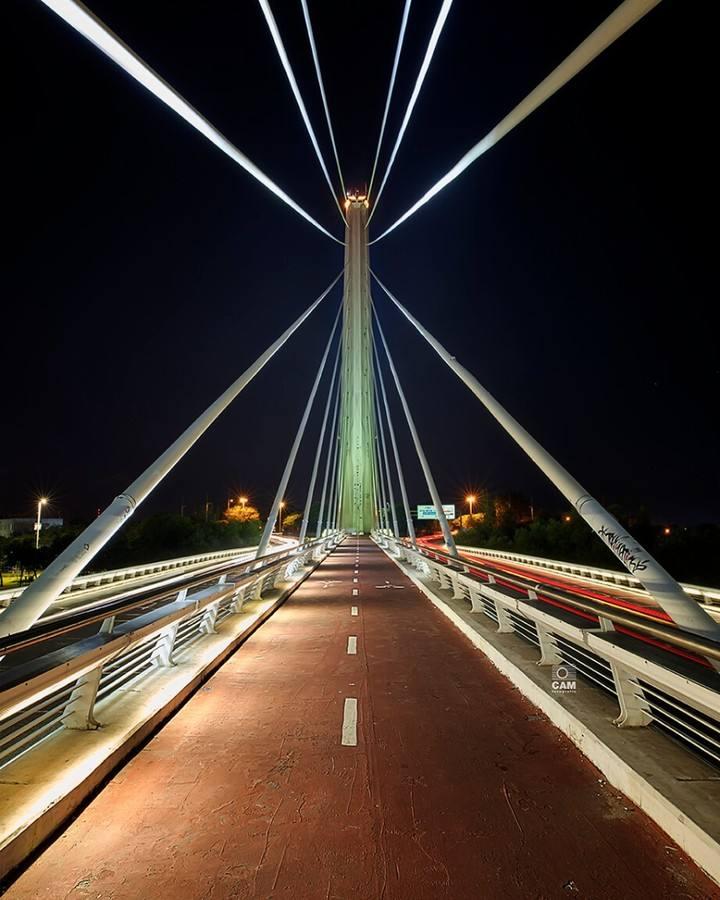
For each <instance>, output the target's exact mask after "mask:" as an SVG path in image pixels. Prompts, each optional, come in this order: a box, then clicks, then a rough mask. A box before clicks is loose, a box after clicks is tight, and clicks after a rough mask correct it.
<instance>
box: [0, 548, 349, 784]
mask: <svg viewBox="0 0 720 900" xmlns="http://www.w3.org/2000/svg"><path fill="white" fill-rule="evenodd" d="M341 539H342V533H340V532H337V533H334V534H331V535H327V536H325V537H323V538H321V539H319V540H314V541H308V542H306V543H305V544H303V545H302V546H295V547H290V548H286V549H283V550H281V551H278V552H276V553H272V554H268V555H266V556H264V557H261V558H260V559H257V560H256V559H253V560H251V561H248V562H245V563H244V564H241V565H237V562H236V561H235V562H227V561H221V564H220V566H219V567H218V569H217V571H216V572H215V575H214V578H211V577H210V576H209V575H208V573H204V574H203V575H189V576H188V578H187V579H186V582H185V583H184V584H182V586H179V587H178V586H177V585H176V586H175V587H174V588H173V589H172V590H167V589H164V590H161V591H155V592H154V593H153V592H152V590H148V591H146V592H144V594H143V595H142V596H135V597H132V598H129V599H126V598H122V599H120V600H112V601H109V602H107V603H105V604H103V605H102V606H98V607H96V608H94V609H93V610H91V611H90V612H89V613H88V612H82V613H77V612H75V613H69V614H67V615H65V616H63V617H61V618H57V619H54V620H53V621H45V622H39V623H37V624H36V625H35V626H34V627H33V628H31V629H29V630H28V631H26V632H22V633H21V634H18V635H12V636H10V637H8V638H4V639H3V640H2V642H0V654H5V655H7V654H12V653H14V652H18V651H21V650H25V649H27V648H28V647H32V646H35V647H37V649H38V653H37V654H36V655H35V656H34V658H33V659H32V660H30V661H27V662H22V663H20V664H19V665H17V666H13V667H11V668H9V669H8V670H7V671H6V672H4V673H2V675H0V767H2V766H6V765H8V764H9V763H11V762H13V761H14V760H16V759H17V758H18V757H19V756H21V755H23V754H25V753H27V752H28V751H30V750H31V749H32V748H34V747H36V746H37V745H38V744H39V743H40V742H42V741H44V740H45V739H46V738H48V737H49V736H51V735H52V734H55V733H56V732H57V731H59V730H60V729H63V728H70V729H79V730H87V729H93V728H95V727H97V722H96V719H95V710H96V706H97V704H102V705H103V711H104V709H105V708H106V704H108V703H112V701H113V698H114V697H115V696H116V695H117V692H119V691H120V689H121V688H123V687H126V686H127V685H128V684H129V683H130V682H133V688H134V689H140V690H146V691H151V690H152V686H153V679H152V674H153V672H156V671H157V670H158V669H165V668H166V667H168V666H171V665H173V664H174V662H175V661H176V660H178V659H179V658H181V657H182V654H183V653H184V652H186V651H187V649H188V648H189V646H190V645H192V644H194V643H195V642H197V641H201V640H202V639H203V638H204V637H206V636H208V635H210V634H214V633H215V632H216V631H217V629H218V627H219V626H221V623H222V622H223V621H224V620H225V619H227V618H229V617H230V616H232V615H235V614H238V613H240V612H241V611H242V608H243V604H244V603H245V602H246V601H248V600H259V599H260V598H261V596H262V595H263V594H264V593H266V592H267V591H269V590H273V589H274V588H276V587H277V586H278V585H280V584H282V583H283V582H286V581H289V580H291V579H292V578H293V577H294V576H295V574H296V573H297V572H298V570H299V569H300V568H302V567H303V566H305V565H307V564H308V563H310V562H311V561H317V560H319V559H321V558H322V557H323V556H324V555H325V554H326V553H327V552H329V550H330V549H331V548H332V547H334V546H335V545H336V544H337V543H338V542H339V541H340V540H341ZM153 601H154V604H155V605H153ZM166 601H167V602H166ZM148 605H151V606H152V608H150V609H149V610H148ZM123 616H124V617H128V616H129V618H127V620H126V621H121V622H119V619H120V618H121V617H123ZM93 624H95V625H98V624H99V626H100V627H99V630H97V631H96V632H95V633H93V634H92V635H91V636H86V637H83V638H81V639H79V640H76V641H75V642H73V643H70V644H68V645H66V646H63V647H62V648H61V649H54V650H51V651H50V652H43V645H46V646H47V645H48V643H49V642H51V641H54V642H56V641H57V640H58V638H60V637H62V636H68V635H69V636H70V637H71V638H72V636H73V632H77V631H79V630H81V629H82V630H85V631H87V628H88V627H89V626H92V625H93ZM10 659H11V657H10Z"/></svg>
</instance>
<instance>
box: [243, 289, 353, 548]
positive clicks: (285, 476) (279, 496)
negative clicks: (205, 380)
mask: <svg viewBox="0 0 720 900" xmlns="http://www.w3.org/2000/svg"><path fill="white" fill-rule="evenodd" d="M342 309H343V307H342V303H341V304H340V306H339V307H338V311H337V315H336V316H335V321H334V322H333V327H332V329H331V330H330V337H329V338H328V341H327V344H326V345H325V352H324V353H323V355H322V358H321V360H320V365H319V366H318V370H317V375H316V376H315V381H314V382H313V385H312V388H311V389H310V394H309V396H308V399H307V403H306V404H305V410H304V411H303V414H302V418H301V419H300V424H299V425H298V429H297V432H296V434H295V440H294V441H293V443H292V446H291V448H290V453H289V454H288V458H287V462H286V463H285V468H284V469H283V473H282V476H281V478H280V484H279V485H278V489H277V493H276V494H275V499H274V500H273V505H272V508H271V509H270V514H269V515H268V518H267V521H266V522H265V528H264V529H263V533H262V537H261V538H260V543H259V545H258V549H257V553H256V554H255V558H256V559H259V558H260V557H261V556H263V555H264V554H265V553H266V551H267V548H268V544H269V543H270V537H271V536H272V531H273V528H274V527H275V520H276V519H277V515H278V510H279V509H280V504H281V503H282V500H283V497H284V496H285V491H286V490H287V486H288V481H290V476H291V475H292V470H293V467H294V465H295V460H296V459H297V454H298V450H299V449H300V444H301V443H302V439H303V435H304V434H305V426H306V425H307V422H308V419H309V418H310V412H311V411H312V408H313V403H314V402H315V395H316V394H317V389H318V387H319V385H320V379H321V378H322V374H323V372H324V371H325V363H326V362H327V358H328V355H329V353H330V347H331V345H332V342H333V338H334V337H335V332H336V331H337V326H338V322H339V321H340V313H341V312H342Z"/></svg>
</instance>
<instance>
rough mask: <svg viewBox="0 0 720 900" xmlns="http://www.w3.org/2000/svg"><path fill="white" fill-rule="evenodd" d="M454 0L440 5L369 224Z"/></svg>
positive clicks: (444, 1)
mask: <svg viewBox="0 0 720 900" xmlns="http://www.w3.org/2000/svg"><path fill="white" fill-rule="evenodd" d="M452 2H453V0H443V4H442V6H441V7H440V12H439V13H438V17H437V21H436V22H435V27H434V28H433V30H432V34H431V35H430V41H429V42H428V45H427V50H426V51H425V58H424V59H423V61H422V65H421V66H420V71H419V72H418V77H417V80H416V82H415V87H414V88H413V92H412V94H411V95H410V100H409V102H408V105H407V109H406V110H405V115H404V117H403V120H402V124H401V125H400V131H399V132H398V136H397V140H396V141H395V146H394V147H393V151H392V153H391V154H390V160H389V161H388V165H387V169H386V170H385V176H384V178H383V180H382V182H381V183H380V190H379V191H378V195H377V199H376V200H375V203H374V204H373V208H372V209H371V210H370V216H369V217H368V225H369V224H370V219H372V217H373V215H374V213H375V210H376V209H377V205H378V203H379V202H380V197H381V196H382V192H383V189H384V188H385V183H386V182H387V180H388V175H389V174H390V170H391V169H392V167H393V163H394V162H395V157H396V156H397V154H398V150H399V149H400V144H401V143H402V139H403V137H404V136H405V131H406V130H407V127H408V122H409V121H410V116H411V115H412V112H413V109H415V104H416V103H417V99H418V97H419V96H420V89H421V88H422V86H423V82H424V81H425V76H426V75H427V73H428V69H429V68H430V63H431V62H432V58H433V54H434V53H435V48H436V47H437V43H438V41H439V40H440V34H441V33H442V30H443V26H444V25H445V20H446V19H447V17H448V13H449V12H450V7H451V6H452Z"/></svg>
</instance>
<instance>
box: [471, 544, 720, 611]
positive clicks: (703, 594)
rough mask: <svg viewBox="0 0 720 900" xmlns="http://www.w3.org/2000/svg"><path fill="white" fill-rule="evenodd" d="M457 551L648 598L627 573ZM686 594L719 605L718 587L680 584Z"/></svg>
mask: <svg viewBox="0 0 720 900" xmlns="http://www.w3.org/2000/svg"><path fill="white" fill-rule="evenodd" d="M456 546H457V549H458V550H459V551H460V552H462V553H467V554H470V555H471V556H483V557H486V558H488V559H498V560H502V561H503V562H514V563H517V564H518V565H521V566H530V567H535V568H540V569H547V570H548V571H553V572H559V573H561V574H562V575H567V576H570V577H576V578H582V579H584V580H585V581H590V582H595V583H597V584H598V585H603V584H605V585H607V584H615V585H618V586H620V587H624V588H630V589H631V590H635V591H637V592H638V593H639V594H643V595H644V596H647V592H646V591H645V589H644V588H643V586H642V585H641V584H640V581H639V580H638V579H637V578H634V577H633V576H632V575H630V574H629V572H616V571H614V570H613V569H600V568H598V567H597V566H586V565H584V564H582V563H569V562H562V561H561V560H558V559H545V558H544V557H542V556H528V555H526V554H524V553H513V552H512V551H509V550H487V549H485V548H484V547H469V546H467V545H466V544H457V545H456ZM680 586H681V587H682V589H683V590H684V591H685V593H686V594H689V595H690V596H691V597H693V598H694V599H696V600H699V601H700V602H701V603H706V604H708V605H717V606H720V588H712V587H703V586H702V585H699V584H682V583H681V585H680Z"/></svg>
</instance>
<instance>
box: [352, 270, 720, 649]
mask: <svg viewBox="0 0 720 900" xmlns="http://www.w3.org/2000/svg"><path fill="white" fill-rule="evenodd" d="M370 271H371V274H372V277H373V278H374V279H375V281H376V282H377V283H378V285H379V286H380V287H381V288H382V290H383V291H384V293H385V294H386V295H387V296H388V297H389V299H390V300H391V301H392V302H393V303H394V304H395V306H396V307H397V308H398V309H399V310H400V312H401V313H402V314H403V315H404V316H405V318H406V319H407V320H408V322H410V323H411V324H412V325H413V326H414V327H415V328H416V329H417V331H418V332H419V333H420V334H421V335H422V337H423V338H425V340H426V341H427V342H428V344H430V346H431V347H432V348H433V350H434V351H435V352H436V353H437V355H438V356H439V357H440V359H442V361H443V362H444V363H445V364H446V365H447V366H448V367H449V368H450V369H451V370H452V371H453V372H454V373H455V374H456V375H457V376H458V378H459V379H460V380H461V381H462V382H463V383H464V384H465V386H466V387H467V388H468V389H469V390H470V391H472V393H473V394H475V396H476V397H477V398H478V400H479V401H480V402H481V403H482V404H483V406H484V407H485V409H486V410H487V411H488V412H489V413H490V415H491V416H493V418H494V419H495V421H496V422H498V424H499V425H500V426H501V427H502V428H503V429H504V430H505V431H506V432H507V433H508V434H509V435H510V437H511V438H512V439H513V440H514V441H515V443H516V444H517V445H518V446H519V447H520V448H521V449H522V450H524V451H525V453H526V454H527V455H528V456H529V458H530V459H531V460H532V461H533V462H534V463H535V465H536V466H537V467H538V468H539V469H540V471H541V472H542V473H543V474H544V475H545V476H546V477H547V478H548V479H549V480H550V481H551V482H552V483H553V484H554V485H555V487H556V488H557V489H558V490H559V491H560V493H561V494H563V495H564V497H565V498H566V499H567V500H568V501H569V502H570V503H571V504H572V506H573V507H574V508H575V509H576V510H577V512H578V515H580V516H582V518H583V519H584V520H585V521H586V522H587V524H588V525H589V526H590V527H591V528H592V530H593V531H594V532H595V534H596V535H597V536H598V537H599V538H600V540H601V541H602V542H603V544H604V545H605V546H606V547H608V549H610V550H611V551H612V552H613V553H614V554H615V556H617V558H618V559H619V560H620V562H621V563H622V564H623V565H624V566H625V568H626V569H628V571H629V572H630V573H631V574H632V575H634V576H635V577H636V578H637V579H638V581H639V582H640V583H641V584H642V586H643V587H644V588H645V590H646V591H647V592H648V594H649V595H650V596H651V597H654V599H655V600H656V601H657V603H658V605H659V606H660V607H661V608H662V609H663V610H664V611H665V612H666V613H667V614H668V616H669V617H670V618H671V619H672V620H673V621H674V622H675V623H676V624H677V625H679V626H680V627H681V628H684V629H686V630H687V631H692V632H694V633H695V634H699V635H703V636H704V637H708V638H711V639H712V640H715V641H717V640H718V639H720V625H719V624H718V623H717V622H715V621H714V620H713V619H712V618H711V617H710V615H709V614H708V613H707V612H706V611H705V610H704V609H703V608H702V606H700V604H699V603H697V602H696V601H695V600H693V599H692V598H691V597H690V596H689V595H688V594H686V593H685V592H684V591H683V589H682V586H681V585H679V584H678V583H677V581H675V579H674V578H673V577H672V575H670V573H669V572H667V571H666V570H665V569H664V568H663V567H662V566H661V565H660V563H658V562H657V561H656V560H655V559H653V557H652V556H651V555H650V553H648V551H647V550H646V549H645V548H644V547H643V546H642V545H641V544H640V543H638V542H637V541H636V540H635V538H634V537H632V535H630V534H629V533H628V532H627V531H626V530H625V528H623V526H622V525H621V524H620V523H619V522H618V521H617V519H616V518H615V517H614V516H613V515H612V514H611V513H610V512H608V511H607V510H606V509H604V508H603V507H602V505H601V504H600V503H599V502H598V501H597V500H596V499H595V498H594V497H593V496H592V495H591V494H589V493H588V492H587V490H586V489H585V488H584V487H583V486H582V485H581V484H580V482H579V481H577V480H576V479H575V478H574V477H573V476H572V475H571V474H570V472H568V470H567V469H566V468H565V467H564V466H562V465H561V464H560V463H559V462H558V461H557V460H556V459H555V458H554V457H553V456H552V455H551V454H550V453H548V451H547V450H546V449H545V448H544V447H543V446H542V445H541V444H540V443H539V442H538V441H536V440H535V438H534V437H533V436H532V435H531V434H530V433H529V432H528V431H526V430H525V429H524V428H523V426H522V425H521V424H520V423H519V422H518V421H517V419H515V418H514V417H513V416H512V415H511V414H510V413H509V412H508V411H507V410H506V409H505V407H504V406H502V404H500V403H499V402H498V401H497V400H496V399H495V397H493V395H492V394H491V393H490V392H489V391H488V390H487V389H486V388H485V387H484V386H483V385H482V384H480V382H479V381H478V380H477V378H475V376H474V375H473V374H472V373H471V372H469V371H468V369H466V368H465V366H463V365H462V363H460V362H458V361H457V359H456V358H455V357H454V356H452V355H451V354H450V353H449V352H448V351H447V349H446V348H445V347H444V346H443V345H442V344H441V343H440V341H438V340H437V338H435V337H433V335H432V334H430V332H429V331H428V330H427V328H425V327H424V326H423V325H421V324H420V322H418V320H417V319H416V318H415V317H414V316H413V315H412V314H411V313H410V312H409V311H408V310H407V309H406V308H405V307H404V306H403V305H402V303H400V301H399V300H398V299H397V297H395V295H394V294H392V293H391V292H390V291H389V290H388V288H386V287H385V285H384V284H383V283H382V281H380V279H379V278H378V277H377V275H376V274H375V273H374V272H373V271H372V270H370Z"/></svg>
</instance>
